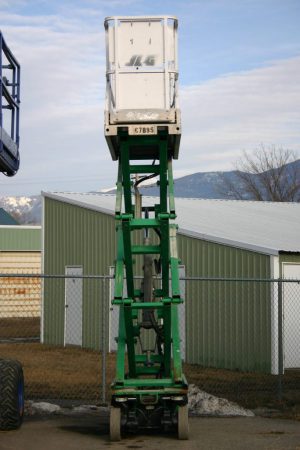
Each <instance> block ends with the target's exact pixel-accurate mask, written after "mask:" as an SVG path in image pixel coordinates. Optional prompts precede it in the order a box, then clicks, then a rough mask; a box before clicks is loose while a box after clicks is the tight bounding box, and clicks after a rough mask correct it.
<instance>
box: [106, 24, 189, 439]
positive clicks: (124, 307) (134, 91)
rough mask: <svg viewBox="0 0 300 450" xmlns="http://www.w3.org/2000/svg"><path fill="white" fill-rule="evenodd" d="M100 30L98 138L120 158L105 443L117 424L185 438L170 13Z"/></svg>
mask: <svg viewBox="0 0 300 450" xmlns="http://www.w3.org/2000/svg"><path fill="white" fill-rule="evenodd" d="M105 30H106V39H107V71H106V79H107V92H106V110H105V137H106V140H107V144H108V147H109V150H110V153H111V156H112V159H113V160H118V164H119V166H118V179H117V193H116V207H115V219H116V230H117V258H116V264H115V288H114V298H113V301H112V303H113V305H116V306H118V307H119V330H118V336H117V338H116V340H117V344H118V345H117V367H116V376H115V379H114V381H113V383H112V386H111V392H112V397H111V414H110V435H111V440H113V441H117V440H120V438H121V431H122V429H127V430H129V431H133V432H135V431H137V430H139V429H152V428H157V429H166V430H167V429H175V430H177V432H178V437H179V438H180V439H187V438H188V408H187V390H188V386H187V381H186V379H185V376H184V374H183V371H182V358H181V351H180V333H179V322H178V306H179V305H180V304H181V303H182V302H183V299H182V297H181V294H180V280H179V258H178V254H177V238H176V232H177V225H176V224H175V223H174V220H175V219H176V212H175V202H174V184H173V172H172V161H173V159H177V158H178V151H179V143H180V136H181V125H180V111H179V108H178V105H177V78H178V71H177V19H176V18H174V17H167V16H163V17H158V16H154V17H109V18H106V20H105ZM154 177H155V178H157V180H158V181H157V185H158V187H159V196H158V197H156V198H152V201H151V199H150V198H146V199H145V204H143V197H142V195H141V194H140V192H139V189H138V187H139V185H140V184H141V182H143V181H145V180H147V179H150V178H154ZM124 274H125V276H124Z"/></svg>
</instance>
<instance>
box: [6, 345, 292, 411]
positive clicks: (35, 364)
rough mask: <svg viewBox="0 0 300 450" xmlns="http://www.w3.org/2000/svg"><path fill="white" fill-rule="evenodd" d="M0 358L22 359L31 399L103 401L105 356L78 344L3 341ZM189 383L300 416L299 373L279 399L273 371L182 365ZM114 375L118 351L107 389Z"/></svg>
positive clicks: (109, 364)
mask: <svg viewBox="0 0 300 450" xmlns="http://www.w3.org/2000/svg"><path fill="white" fill-rule="evenodd" d="M0 356H1V357H2V358H3V357H4V358H5V357H8V358H14V359H18V360H20V361H21V362H22V364H23V367H24V375H25V381H26V397H27V398H31V399H37V398H38V399H46V398H47V399H76V400H82V401H91V402H94V403H97V402H100V401H101V398H102V384H101V374H102V365H101V354H100V353H99V352H96V351H92V350H86V349H79V348H77V347H67V348H63V347H55V346H45V345H42V344H39V343H27V344H24V343H22V344H15V343H9V344H5V343H4V344H0ZM184 371H185V374H186V376H187V378H188V381H189V382H190V383H195V384H196V385H198V386H199V387H200V388H201V389H203V390H205V391H207V392H210V393H212V394H215V395H218V396H221V397H225V398H228V399H230V400H233V401H237V402H239V404H241V405H244V406H246V407H249V408H256V407H268V408H276V409H280V410H282V411H284V412H285V415H286V416H288V417H292V418H297V417H298V420H299V417H300V371H293V372H292V371H291V372H287V374H286V375H285V376H284V378H283V387H284V390H283V392H284V393H283V397H282V399H281V400H278V395H277V393H278V379H277V377H275V376H272V375H263V374H254V373H243V372H238V371H230V370H221V369H212V368H201V367H200V366H197V365H189V364H185V365H184ZM114 373H115V355H114V354H110V355H107V357H106V375H107V386H106V387H107V392H108V390H109V384H110V383H111V381H112V379H113V377H114Z"/></svg>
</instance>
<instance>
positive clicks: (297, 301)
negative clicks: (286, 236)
mask: <svg viewBox="0 0 300 450" xmlns="http://www.w3.org/2000/svg"><path fill="white" fill-rule="evenodd" d="M283 276H284V278H294V279H297V280H299V279H300V264H283ZM283 294H284V295H283V310H284V330H283V342H284V367H285V369H292V368H295V369H296V368H297V369H299V368H300V326H299V322H300V284H299V283H297V282H295V283H283Z"/></svg>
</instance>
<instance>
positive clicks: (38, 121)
mask: <svg viewBox="0 0 300 450" xmlns="http://www.w3.org/2000/svg"><path fill="white" fill-rule="evenodd" d="M118 1H119V0H116V1H115V2H114V3H115V5H116V6H117V5H118ZM128 2H129V3H136V4H139V2H138V1H135V0H132V1H131V0H128ZM122 3H123V2H122ZM4 4H8V2H5V1H4V2H3V0H2V1H1V0H0V8H1V5H4ZM89 5H92V6H93V7H94V9H89V7H88V6H89ZM84 6H85V8H82V9H80V10H78V9H77V10H74V11H73V12H72V14H67V10H66V14H52V15H48V16H47V15H35V16H32V15H29V16H24V15H19V14H17V13H11V12H9V13H8V12H7V11H6V12H5V10H4V11H2V12H1V21H2V23H4V24H5V27H2V31H3V32H4V35H5V37H6V40H7V42H8V44H9V46H10V47H11V48H12V50H13V52H14V53H15V54H16V56H17V57H18V59H19V60H20V63H21V67H22V90H21V94H22V105H21V106H22V110H21V158H22V163H21V169H20V171H19V174H18V175H17V176H16V177H15V178H13V179H11V180H6V179H5V180H3V179H2V180H1V181H0V185H1V189H2V192H4V191H5V190H6V191H7V192H11V193H16V192H18V191H20V186H22V185H23V189H22V191H21V192H24V189H25V187H26V186H28V190H29V191H30V192H29V193H31V192H32V191H35V192H38V191H39V190H40V189H44V190H46V189H52V190H62V189H65V190H88V189H99V188H101V187H105V186H111V185H112V184H113V183H114V179H115V172H116V163H115V162H112V161H111V159H110V155H109V151H108V148H107V145H106V143H105V141H104V137H103V108H104V105H103V100H104V95H105V76H104V75H105V44H104V31H103V18H104V13H103V10H102V7H103V6H104V2H103V1H99V2H98V1H95V2H94V1H89V2H86V5H84ZM96 7H97V9H96ZM62 8H63V7H62ZM91 17H92V18H93V19H92V21H91V20H90V18H91ZM299 69H300V57H298V58H291V59H286V60H281V61H277V62H274V63H272V64H270V65H269V66H267V67H263V68H259V69H255V70H251V71H248V72H242V73H232V74H228V75H226V76H223V77H219V78H216V79H213V80H210V81H207V82H205V83H202V84H199V85H194V86H183V87H182V89H181V91H180V96H181V98H180V100H181V106H182V118H183V136H182V144H181V150H180V159H179V161H177V162H176V163H175V175H176V176H179V175H184V174H186V173H193V172H196V171H207V170H222V169H230V168H231V164H232V162H233V161H234V160H235V159H236V158H237V156H238V155H239V154H240V152H241V151H242V150H243V149H246V150H252V149H255V148H256V147H258V146H259V145H260V143H265V144H268V143H271V144H275V145H282V146H284V147H291V148H293V149H299V148H300V141H299V131H298V130H299V121H300V88H299V84H300V83H299ZM31 184H32V186H31ZM25 193H27V192H25Z"/></svg>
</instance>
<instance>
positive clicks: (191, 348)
mask: <svg viewBox="0 0 300 450" xmlns="http://www.w3.org/2000/svg"><path fill="white" fill-rule="evenodd" d="M178 253H179V255H180V257H181V259H182V263H183V264H185V266H186V274H187V276H195V277H199V276H201V277H228V278H235V277H237V278H242V277H244V278H248V277H249V278H269V276H270V258H269V256H268V255H263V254H258V253H255V252H250V251H247V250H242V249H238V248H234V247H229V246H226V245H220V244H215V243H211V242H207V241H201V240H199V239H195V238H191V237H187V236H183V235H180V234H179V236H178ZM270 302H271V297H270V286H269V285H268V284H266V283H263V284H258V283H255V284H254V283H241V282H230V283H229V282H217V281H210V282H209V281H206V282H199V281H190V282H187V284H186V317H187V319H186V320H187V330H188V332H187V349H186V355H187V362H189V363H192V364H200V365H203V366H205V367H223V368H228V369H240V370H249V371H250V370H257V371H269V370H270V367H271V331H270V327H271V323H270V308H271V305H270Z"/></svg>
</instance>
